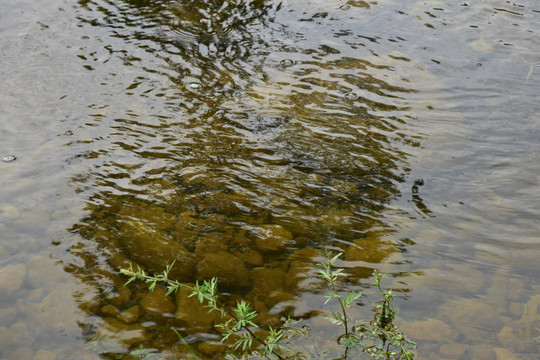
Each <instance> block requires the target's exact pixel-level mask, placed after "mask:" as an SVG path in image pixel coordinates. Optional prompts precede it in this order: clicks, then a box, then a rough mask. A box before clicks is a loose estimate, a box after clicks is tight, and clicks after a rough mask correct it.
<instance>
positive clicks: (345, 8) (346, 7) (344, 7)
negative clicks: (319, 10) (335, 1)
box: [339, 5, 351, 10]
mask: <svg viewBox="0 0 540 360" xmlns="http://www.w3.org/2000/svg"><path fill="white" fill-rule="evenodd" d="M350 8H351V6H350V5H341V6H340V7H339V9H340V10H349V9H350Z"/></svg>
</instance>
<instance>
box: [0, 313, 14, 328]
mask: <svg viewBox="0 0 540 360" xmlns="http://www.w3.org/2000/svg"><path fill="white" fill-rule="evenodd" d="M16 318H17V310H16V309H13V308H5V309H0V326H4V327H8V326H10V325H11V324H12V323H13V322H14V321H15V319H16Z"/></svg>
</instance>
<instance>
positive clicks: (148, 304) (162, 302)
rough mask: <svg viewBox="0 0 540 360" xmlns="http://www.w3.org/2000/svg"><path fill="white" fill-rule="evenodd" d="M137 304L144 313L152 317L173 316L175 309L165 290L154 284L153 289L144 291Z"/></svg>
mask: <svg viewBox="0 0 540 360" xmlns="http://www.w3.org/2000/svg"><path fill="white" fill-rule="evenodd" d="M139 305H140V306H141V308H142V309H143V311H144V312H145V313H146V314H148V315H150V316H154V317H155V316H157V317H162V316H164V317H173V314H174V313H175V311H176V307H175V305H174V303H173V302H172V299H171V297H170V296H169V295H167V291H166V290H165V289H164V288H162V287H161V286H156V287H155V288H154V290H153V291H149V292H148V293H146V294H145V295H144V296H143V298H142V299H141V301H140V303H139ZM133 311H135V310H133ZM137 311H138V310H137ZM132 315H135V314H132Z"/></svg>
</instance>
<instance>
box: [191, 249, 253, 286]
mask: <svg viewBox="0 0 540 360" xmlns="http://www.w3.org/2000/svg"><path fill="white" fill-rule="evenodd" d="M211 278H217V279H218V284H219V286H220V288H224V289H235V288H236V289H238V288H246V287H249V284H250V283H249V276H248V270H247V268H246V266H245V265H244V263H243V262H242V260H240V259H239V258H237V257H236V256H234V255H232V254H230V253H227V252H225V251H220V252H217V253H212V254H206V255H205V256H204V259H203V260H202V261H200V262H199V265H198V267H197V279H198V280H210V279H211Z"/></svg>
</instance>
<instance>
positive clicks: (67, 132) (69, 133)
mask: <svg viewBox="0 0 540 360" xmlns="http://www.w3.org/2000/svg"><path fill="white" fill-rule="evenodd" d="M64 135H73V131H71V130H66V131H64Z"/></svg>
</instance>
